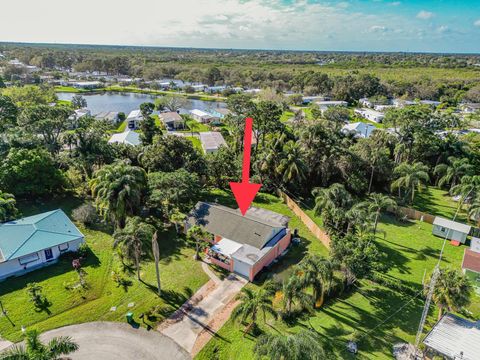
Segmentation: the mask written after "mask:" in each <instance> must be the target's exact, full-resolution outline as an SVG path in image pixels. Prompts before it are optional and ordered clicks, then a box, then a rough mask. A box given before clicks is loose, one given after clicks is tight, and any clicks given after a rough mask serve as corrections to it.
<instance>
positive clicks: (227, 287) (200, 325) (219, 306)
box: [161, 274, 247, 353]
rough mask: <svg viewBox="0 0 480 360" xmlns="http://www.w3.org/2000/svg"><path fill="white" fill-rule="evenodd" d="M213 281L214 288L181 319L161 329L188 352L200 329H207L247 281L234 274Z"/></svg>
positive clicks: (190, 350)
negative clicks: (221, 279)
mask: <svg viewBox="0 0 480 360" xmlns="http://www.w3.org/2000/svg"><path fill="white" fill-rule="evenodd" d="M215 282H216V284H215V285H216V286H215V288H214V289H213V290H212V291H210V292H209V293H208V294H207V295H206V296H205V297H203V298H202V300H201V301H200V302H199V303H198V304H196V305H195V306H193V307H192V308H191V309H190V310H188V311H187V312H186V314H185V316H183V318H182V320H181V321H179V322H176V323H174V324H172V325H169V326H168V327H166V328H164V329H162V330H161V332H162V333H163V334H165V335H167V336H169V337H170V338H172V339H173V340H175V341H176V342H177V343H178V344H179V345H180V346H181V347H183V348H184V349H185V350H187V351H188V352H189V353H191V352H192V349H193V346H194V344H195V341H196V340H197V337H198V335H199V334H200V333H201V332H202V330H204V329H206V330H207V331H208V330H209V325H208V324H209V323H210V322H211V321H213V320H214V318H215V316H216V315H218V314H219V313H220V312H221V311H222V310H223V309H224V307H225V306H226V305H227V304H228V303H229V302H230V300H232V299H233V298H234V297H235V295H236V294H238V292H239V291H240V290H241V288H242V287H243V286H245V284H246V283H247V281H246V280H245V279H242V278H240V277H239V276H237V275H234V274H230V275H229V276H228V277H227V278H225V279H224V280H223V281H218V282H217V281H215ZM194 296H195V295H194Z"/></svg>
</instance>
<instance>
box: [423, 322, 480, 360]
mask: <svg viewBox="0 0 480 360" xmlns="http://www.w3.org/2000/svg"><path fill="white" fill-rule="evenodd" d="M423 343H424V344H425V345H427V346H428V347H430V348H431V349H434V350H435V351H436V352H438V353H440V354H442V355H444V356H447V357H448V358H449V359H462V360H476V359H478V354H480V327H479V323H478V322H476V323H475V322H472V321H469V320H467V319H463V318H461V317H459V316H456V315H453V314H446V315H445V316H443V317H442V318H441V319H440V321H439V322H438V323H437V324H436V325H435V326H434V327H433V329H432V330H431V331H430V333H429V334H428V335H427V337H426V338H425V340H424V341H423ZM460 353H463V357H461V356H460Z"/></svg>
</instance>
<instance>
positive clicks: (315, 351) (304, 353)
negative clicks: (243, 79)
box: [254, 330, 327, 360]
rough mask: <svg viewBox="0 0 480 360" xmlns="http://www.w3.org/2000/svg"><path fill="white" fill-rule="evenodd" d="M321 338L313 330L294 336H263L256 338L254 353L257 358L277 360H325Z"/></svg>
mask: <svg viewBox="0 0 480 360" xmlns="http://www.w3.org/2000/svg"><path fill="white" fill-rule="evenodd" d="M321 344H322V339H321V337H320V336H319V335H318V334H317V333H316V332H315V331H313V330H302V331H300V332H298V333H296V334H292V335H283V334H280V333H277V334H265V335H262V336H260V337H259V338H258V341H257V343H256V344H255V348H254V352H255V354H256V355H257V357H258V358H261V359H263V358H267V359H278V360H298V359H310V360H324V359H327V356H326V355H325V351H324V350H323V347H322V345H321Z"/></svg>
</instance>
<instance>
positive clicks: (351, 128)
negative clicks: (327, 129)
mask: <svg viewBox="0 0 480 360" xmlns="http://www.w3.org/2000/svg"><path fill="white" fill-rule="evenodd" d="M374 130H376V127H375V126H373V125H372V124H366V123H363V122H356V123H350V124H346V125H345V126H343V128H342V132H343V133H345V134H346V133H350V132H354V133H355V136H357V137H362V138H368V137H370V135H371V134H372V132H373V131H374Z"/></svg>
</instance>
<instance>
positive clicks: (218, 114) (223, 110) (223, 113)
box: [210, 108, 232, 120]
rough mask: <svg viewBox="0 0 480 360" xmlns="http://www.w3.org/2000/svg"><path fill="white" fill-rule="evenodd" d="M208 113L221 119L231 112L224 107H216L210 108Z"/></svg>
mask: <svg viewBox="0 0 480 360" xmlns="http://www.w3.org/2000/svg"><path fill="white" fill-rule="evenodd" d="M210 113H211V114H212V115H213V116H215V117H217V118H218V119H220V120H221V119H224V118H225V116H227V115H229V114H231V113H232V112H231V111H230V110H228V109H226V108H216V109H211V110H210Z"/></svg>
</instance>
